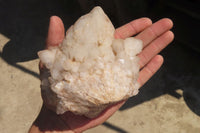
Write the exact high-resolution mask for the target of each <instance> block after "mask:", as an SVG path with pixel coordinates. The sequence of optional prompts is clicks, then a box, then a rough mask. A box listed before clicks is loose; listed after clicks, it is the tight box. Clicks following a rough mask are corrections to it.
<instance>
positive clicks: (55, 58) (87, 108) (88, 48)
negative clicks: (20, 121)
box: [38, 7, 142, 118]
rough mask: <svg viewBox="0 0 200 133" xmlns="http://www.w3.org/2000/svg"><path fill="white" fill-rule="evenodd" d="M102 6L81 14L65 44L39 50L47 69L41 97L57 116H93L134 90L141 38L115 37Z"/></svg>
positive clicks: (134, 91)
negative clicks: (69, 114)
mask: <svg viewBox="0 0 200 133" xmlns="http://www.w3.org/2000/svg"><path fill="white" fill-rule="evenodd" d="M114 32H115V28H114V26H113V25H112V23H111V21H110V20H109V18H108V17H107V16H106V15H105V13H104V12H103V10H102V9H101V7H95V8H94V9H93V10H92V11H91V12H90V13H88V14H86V15H84V16H82V17H80V18H79V19H78V20H77V21H76V22H75V24H74V25H72V26H71V27H70V28H69V29H68V31H67V33H66V37H65V39H64V40H63V42H62V43H61V44H60V45H59V46H56V47H51V48H48V49H46V50H43V51H40V52H39V53H38V55H39V58H40V60H41V62H42V64H43V65H44V66H45V68H46V69H45V72H43V73H42V75H41V88H42V96H43V99H44V101H45V103H46V104H48V105H49V106H50V107H51V108H52V109H53V110H54V111H56V113H57V114H63V113H64V112H66V111H71V112H73V113H74V114H77V115H85V116H86V117H90V118H93V117H96V116H97V115H98V114H99V113H100V112H101V111H102V110H104V109H105V108H106V107H107V106H109V105H111V104H113V103H116V102H118V101H121V100H124V99H127V98H129V97H131V96H133V95H136V94H137V93H138V89H139V84H138V83H137V78H138V74H139V64H138V61H139V58H138V57H137V54H138V53H139V52H140V51H141V50H142V41H141V40H138V39H135V38H134V37H129V38H126V39H115V38H114Z"/></svg>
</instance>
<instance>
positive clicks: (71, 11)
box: [0, 0, 200, 133]
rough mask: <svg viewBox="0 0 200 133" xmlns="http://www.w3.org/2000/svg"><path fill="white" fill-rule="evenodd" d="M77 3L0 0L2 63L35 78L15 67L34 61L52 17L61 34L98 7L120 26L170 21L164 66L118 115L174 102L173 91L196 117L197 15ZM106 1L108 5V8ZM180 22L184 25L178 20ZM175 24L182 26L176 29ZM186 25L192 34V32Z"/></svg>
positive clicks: (153, 5)
mask: <svg viewBox="0 0 200 133" xmlns="http://www.w3.org/2000/svg"><path fill="white" fill-rule="evenodd" d="M79 2H80V1H78V0H77V1H76V0H75V1H65V0H60V1H55V0H43V1H40V0H29V1H26V0H19V1H13V0H0V34H3V35H4V36H6V37H8V38H9V39H10V41H9V42H8V43H7V44H5V46H4V47H3V51H2V52H1V53H0V56H1V57H2V58H3V59H4V60H5V61H6V62H7V63H8V64H10V65H12V66H14V67H16V68H18V69H20V70H22V71H24V72H27V73H29V74H31V75H33V76H35V77H39V75H38V74H37V73H35V72H32V71H31V70H29V69H27V68H24V67H23V66H20V65H19V64H17V63H18V62H24V61H29V60H33V59H36V58H37V52H38V51H39V50H42V49H43V48H44V44H45V38H46V34H47V30H48V23H49V18H50V16H52V15H58V16H60V17H61V18H62V20H63V22H64V24H65V28H66V29H67V28H68V27H69V26H70V25H71V24H73V23H74V22H75V20H76V19H77V18H78V17H80V16H81V15H83V14H84V13H86V12H87V11H88V10H90V9H91V8H92V7H93V6H95V5H101V6H102V7H103V8H104V10H105V11H106V13H107V14H108V16H109V17H110V18H111V20H112V21H113V22H114V25H115V26H120V25H122V24H124V23H127V22H129V21H130V20H132V19H136V18H138V17H143V16H147V17H150V18H152V19H153V20H158V19H160V18H162V17H170V18H172V19H173V20H174V23H175V26H174V32H175V37H176V36H177V38H176V39H175V41H174V42H173V44H172V45H171V46H169V47H168V48H166V49H165V50H164V51H163V52H162V53H161V54H162V55H163V56H164V58H165V64H164V66H163V67H162V68H161V69H160V70H159V71H158V73H157V74H156V75H155V76H154V77H153V78H152V79H151V80H150V81H149V82H148V83H147V84H146V85H145V86H143V87H142V88H141V89H140V93H139V94H138V96H136V97H132V98H130V99H129V100H128V101H127V102H126V104H125V105H124V106H123V107H122V108H121V109H120V110H125V109H128V108H131V107H134V106H136V105H138V104H141V103H143V102H145V101H149V100H151V99H153V98H156V97H159V96H161V95H164V94H170V95H172V96H174V97H176V98H180V97H182V96H181V95H180V94H178V93H176V90H177V89H182V90H183V97H184V99H185V102H186V104H187V105H188V107H189V108H190V109H191V110H192V111H193V112H194V113H196V114H197V115H199V116H200V98H199V97H200V88H199V86H200V82H199V81H200V76H199V75H200V70H199V68H200V54H199V52H197V51H199V47H198V46H197V44H199V41H197V39H196V37H197V34H194V33H195V32H194V30H197V29H195V24H199V18H198V17H199V16H196V14H195V15H192V16H191V15H188V13H187V10H186V13H185V14H183V13H180V14H181V15H182V16H179V15H178V16H179V17H176V16H177V14H178V13H179V12H181V11H179V12H178V11H177V12H176V10H177V9H176V6H174V5H173V2H172V4H170V2H169V3H162V2H159V0H151V1H149V2H146V1H145V0H140V1H139V0H135V1H129V0H127V1H126V2H125V1H123V2H122V4H121V3H120V2H116V1H111V2H106V1H103V2H99V1H94V2H89V1H87V0H84V1H81V2H80V3H81V4H79ZM84 2H86V4H84ZM104 2H105V3H104ZM112 2H113V3H114V5H112V6H111V8H109V7H110V6H109V5H111V3H112ZM106 3H108V5H106ZM109 3H110V4H109ZM124 3H126V4H124ZM193 4H195V3H193ZM175 5H176V4H175ZM132 7H136V8H134V9H135V11H132V9H133V8H132ZM143 7H144V8H143ZM80 8H81V9H80ZM166 8H167V9H169V10H168V13H166V12H165V11H164V10H165V9H166ZM178 9H179V8H178ZM119 11H121V12H119ZM184 11H185V10H184ZM175 12H176V13H175ZM115 13H116V14H115ZM173 13H175V14H173ZM190 13H191V12H190ZM158 16H159V17H158ZM184 17H186V18H187V20H190V21H189V22H187V21H183V18H184ZM181 22H184V23H183V24H181ZM186 22H187V23H186ZM190 26H191V27H192V29H193V30H192V31H191V30H190V28H191V27H190ZM183 27H186V31H185V30H184V31H182V30H181V29H184V28H183ZM187 27H190V28H187ZM181 38H183V39H181ZM188 44H189V45H188ZM103 125H104V126H107V127H109V128H111V129H113V130H116V131H118V132H121V133H125V132H126V131H125V130H123V129H120V128H118V127H115V126H114V125H112V124H110V123H104V124H103Z"/></svg>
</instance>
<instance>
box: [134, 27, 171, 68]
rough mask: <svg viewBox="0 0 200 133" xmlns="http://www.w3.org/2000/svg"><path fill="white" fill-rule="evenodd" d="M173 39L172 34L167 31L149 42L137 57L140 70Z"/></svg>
mask: <svg viewBox="0 0 200 133" xmlns="http://www.w3.org/2000/svg"><path fill="white" fill-rule="evenodd" d="M173 39H174V34H173V32H171V31H168V32H165V33H164V34H163V35H161V36H160V37H158V38H157V39H156V40H154V41H153V42H151V43H150V44H149V45H148V46H147V47H145V48H144V49H143V51H142V52H141V53H140V54H139V55H138V57H139V58H140V62H139V64H140V68H142V67H144V66H145V65H146V64H147V63H148V62H149V61H150V60H151V59H152V58H153V57H154V56H155V55H157V54H158V53H159V52H160V51H161V50H162V49H164V48H165V47H166V46H167V45H168V44H169V43H170V42H172V40H173Z"/></svg>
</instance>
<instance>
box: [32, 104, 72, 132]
mask: <svg viewBox="0 0 200 133" xmlns="http://www.w3.org/2000/svg"><path fill="white" fill-rule="evenodd" d="M46 132H48V133H51V132H53V133H74V132H73V131H72V130H71V129H70V128H69V127H68V125H66V123H64V121H63V120H62V119H61V118H60V117H59V116H58V115H57V114H56V113H55V112H53V111H51V110H49V109H47V108H46V107H45V106H43V107H42V109H41V111H40V114H39V115H38V117H37V119H36V120H35V121H34V122H33V124H32V126H31V128H30V130H29V133H46Z"/></svg>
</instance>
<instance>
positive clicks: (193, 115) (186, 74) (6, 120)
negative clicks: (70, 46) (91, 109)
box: [0, 0, 200, 133]
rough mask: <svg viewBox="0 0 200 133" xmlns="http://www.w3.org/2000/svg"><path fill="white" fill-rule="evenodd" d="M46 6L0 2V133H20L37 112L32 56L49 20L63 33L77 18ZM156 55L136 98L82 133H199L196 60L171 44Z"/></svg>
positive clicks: (196, 56)
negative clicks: (159, 60)
mask: <svg viewBox="0 0 200 133" xmlns="http://www.w3.org/2000/svg"><path fill="white" fill-rule="evenodd" d="M24 3H25V4H24ZM49 3H50V4H48V5H45V4H46V3H44V2H40V1H39V0H38V1H37V0H36V1H29V2H27V3H26V2H25V1H21V3H20V4H19V3H17V2H15V1H9V0H7V1H5V0H0V132H1V133H13V132H15V133H26V132H27V131H28V129H29V128H30V126H31V124H32V122H33V121H34V120H35V118H36V117H37V115H38V113H39V111H40V108H41V106H42V99H41V96H40V81H39V70H38V62H39V60H38V58H37V54H36V53H37V51H39V50H41V49H42V48H43V47H44V42H45V37H46V33H47V27H48V21H49V17H50V16H51V15H54V14H56V15H59V16H60V17H62V18H63V21H64V23H65V26H66V28H67V27H69V25H71V24H72V23H73V22H74V19H76V18H77V17H78V16H80V13H79V12H75V13H74V14H73V15H72V14H70V13H68V12H69V11H68V10H66V9H65V10H64V9H63V10H62V9H60V7H61V5H60V4H58V3H56V4H52V3H53V2H52V1H51V2H49ZM19 5H20V6H19ZM32 5H34V6H32ZM44 5H45V6H44ZM36 6H37V10H38V11H37V12H36V11H35V7H36ZM69 9H70V10H75V9H71V8H70V7H69ZM63 12H64V13H63ZM45 14H48V15H45ZM64 16H65V17H64ZM161 54H162V55H163V56H164V58H165V63H164V65H163V66H162V68H161V69H160V70H159V71H158V72H157V73H156V75H155V76H154V77H153V78H152V79H151V80H150V81H149V82H148V83H147V84H146V85H144V86H143V87H142V88H141V89H140V93H139V94H138V95H137V96H135V97H132V98H130V99H129V100H128V101H127V103H126V104H125V105H124V106H123V107H122V108H121V109H120V110H119V111H117V112H116V113H115V114H114V115H113V116H112V117H111V118H110V119H108V120H107V121H106V122H105V123H103V124H102V125H100V126H98V127H96V128H93V129H90V130H88V131H86V132H85V133H94V132H95V133H102V132H104V133H141V132H144V133H147V132H149V133H199V132H200V124H199V123H200V88H199V86H200V82H199V81H200V70H199V68H200V54H199V53H198V52H197V51H194V50H192V49H190V48H189V47H187V46H186V45H182V44H181V43H180V42H179V41H177V40H175V41H174V42H173V43H172V44H171V45H170V46H169V47H167V48H166V49H165V50H164V51H163V52H162V53H161Z"/></svg>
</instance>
